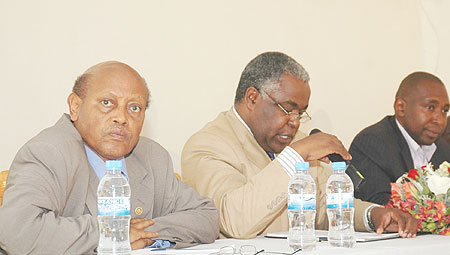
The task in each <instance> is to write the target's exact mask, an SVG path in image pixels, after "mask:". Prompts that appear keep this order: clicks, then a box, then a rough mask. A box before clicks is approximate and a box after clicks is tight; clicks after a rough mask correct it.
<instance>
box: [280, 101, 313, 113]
mask: <svg viewBox="0 0 450 255" xmlns="http://www.w3.org/2000/svg"><path fill="white" fill-rule="evenodd" d="M279 104H289V105H290V106H292V107H293V108H294V109H298V110H300V111H306V109H308V106H309V104H307V105H306V106H305V107H303V108H300V107H299V106H298V104H297V103H295V102H294V101H291V100H288V101H285V102H280V103H279Z"/></svg>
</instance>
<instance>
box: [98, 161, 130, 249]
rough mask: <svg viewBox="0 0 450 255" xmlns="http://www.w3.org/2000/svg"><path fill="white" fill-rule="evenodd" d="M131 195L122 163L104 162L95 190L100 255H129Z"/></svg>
mask: <svg viewBox="0 0 450 255" xmlns="http://www.w3.org/2000/svg"><path fill="white" fill-rule="evenodd" d="M130 195H131V190H130V185H129V184H128V181H127V179H126V178H125V177H124V176H123V174H122V161H120V160H109V161H106V174H105V176H103V178H102V179H101V180H100V183H99V185H98V189H97V202H98V203H97V204H98V216H97V220H98V226H99V230H100V239H99V242H98V248H97V252H98V253H99V254H130V252H131V246H130V240H129V233H130V219H131V216H130Z"/></svg>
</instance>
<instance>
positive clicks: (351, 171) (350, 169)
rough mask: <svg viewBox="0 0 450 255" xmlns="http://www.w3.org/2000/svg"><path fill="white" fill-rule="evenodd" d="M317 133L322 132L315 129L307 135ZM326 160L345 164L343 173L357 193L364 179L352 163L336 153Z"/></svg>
mask: <svg viewBox="0 0 450 255" xmlns="http://www.w3.org/2000/svg"><path fill="white" fill-rule="evenodd" d="M319 132H322V131H320V129H317V128H315V129H313V130H311V132H309V135H313V134H316V133H319ZM328 159H329V160H330V161H331V162H340V161H343V162H345V163H346V164H347V169H346V170H345V173H346V174H347V175H348V176H349V177H350V179H352V182H353V187H354V190H355V192H356V191H358V189H359V187H360V185H361V184H363V183H364V181H365V178H364V176H363V175H362V174H361V173H360V172H359V171H358V169H356V167H355V166H354V165H353V164H352V162H351V161H350V160H344V158H342V156H341V155H339V154H337V153H333V154H329V155H328Z"/></svg>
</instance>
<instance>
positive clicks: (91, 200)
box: [86, 159, 99, 215]
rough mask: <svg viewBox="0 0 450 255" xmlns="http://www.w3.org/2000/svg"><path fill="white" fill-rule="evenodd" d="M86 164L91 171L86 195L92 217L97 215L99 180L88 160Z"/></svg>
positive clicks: (87, 205)
mask: <svg viewBox="0 0 450 255" xmlns="http://www.w3.org/2000/svg"><path fill="white" fill-rule="evenodd" d="M86 163H87V164H86V167H87V168H88V169H89V186H88V190H87V194H86V207H87V208H88V210H89V212H90V213H91V215H97V188H98V183H99V179H98V177H97V174H96V173H95V171H94V169H92V167H91V164H89V161H88V160H87V159H86Z"/></svg>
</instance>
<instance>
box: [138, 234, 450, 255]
mask: <svg viewBox="0 0 450 255" xmlns="http://www.w3.org/2000/svg"><path fill="white" fill-rule="evenodd" d="M248 244H250V245H254V246H255V247H256V248H257V250H261V249H264V250H265V251H276V252H289V251H290V250H289V247H288V244H287V241H286V239H275V238H266V237H257V238H254V239H219V240H216V241H215V242H214V243H212V244H202V245H198V246H194V247H191V248H187V249H167V250H166V251H162V252H161V251H151V250H150V249H142V250H136V251H133V252H132V254H135V255H146V254H198V255H201V254H209V253H212V252H214V251H218V249H219V248H220V247H222V246H226V245H234V246H235V248H236V249H237V250H239V247H240V246H241V245H248ZM260 254H264V253H260ZM297 254H311V255H316V254H328V255H330V254H332V255H338V254H377V255H380V254H381V255H389V254H395V255H403V254H404V255H413V254H425V255H428V254H450V236H439V235H420V236H418V237H416V238H410V239H404V238H396V239H389V240H381V241H374V242H365V243H357V244H356V247H355V248H353V249H348V248H335V247H331V246H329V245H328V243H326V242H321V243H317V247H316V250H315V251H312V252H300V253H297Z"/></svg>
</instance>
